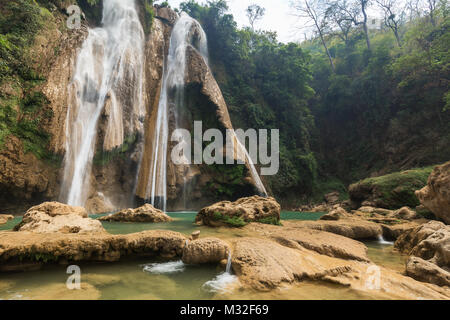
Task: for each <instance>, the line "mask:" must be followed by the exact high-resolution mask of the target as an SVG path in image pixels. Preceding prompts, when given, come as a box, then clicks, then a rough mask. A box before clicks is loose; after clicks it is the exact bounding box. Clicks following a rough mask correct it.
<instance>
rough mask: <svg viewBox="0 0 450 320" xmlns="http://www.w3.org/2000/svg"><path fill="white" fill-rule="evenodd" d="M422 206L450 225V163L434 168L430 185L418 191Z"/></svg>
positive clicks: (417, 194)
mask: <svg viewBox="0 0 450 320" xmlns="http://www.w3.org/2000/svg"><path fill="white" fill-rule="evenodd" d="M416 196H417V197H418V198H419V200H420V202H421V203H422V205H424V206H425V207H426V208H428V209H429V210H431V211H432V212H433V213H434V214H435V215H436V217H438V218H440V219H442V220H443V221H444V222H445V223H447V224H450V162H447V163H445V164H443V165H441V166H437V167H436V168H434V170H433V172H432V173H431V175H430V177H429V178H428V184H427V186H426V187H424V188H423V189H421V190H419V191H416Z"/></svg>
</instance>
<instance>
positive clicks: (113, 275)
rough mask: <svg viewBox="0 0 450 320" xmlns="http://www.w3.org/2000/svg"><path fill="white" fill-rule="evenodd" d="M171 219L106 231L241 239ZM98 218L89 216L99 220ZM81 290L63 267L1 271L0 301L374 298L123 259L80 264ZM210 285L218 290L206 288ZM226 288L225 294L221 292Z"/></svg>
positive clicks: (291, 215) (380, 250) (297, 216)
mask: <svg viewBox="0 0 450 320" xmlns="http://www.w3.org/2000/svg"><path fill="white" fill-rule="evenodd" d="M169 215H170V216H171V217H172V218H174V219H175V220H174V221H173V222H170V223H159V224H150V223H110V222H104V223H103V225H104V227H105V229H106V230H107V231H108V232H110V233H112V234H127V233H134V232H140V231H144V230H156V229H158V230H173V231H178V232H181V233H183V234H186V235H188V234H190V233H192V231H194V230H200V231H201V234H202V237H205V236H216V237H219V238H232V237H242V236H245V232H244V231H243V230H242V229H234V228H208V227H199V226H196V225H195V224H194V221H195V216H196V213H195V212H176V213H169ZM322 215H323V213H299V212H283V213H282V215H281V216H282V219H283V220H318V219H319V218H320V217H321V216H322ZM99 216H100V215H94V216H91V217H92V218H98V217H99ZM20 221H21V217H17V218H15V219H14V220H12V221H9V222H8V223H7V224H6V225H3V226H0V230H10V229H12V228H13V227H14V226H15V225H16V224H17V223H19V222H20ZM368 247H369V256H370V258H371V259H372V261H374V262H375V263H378V264H380V265H384V266H387V267H391V268H393V269H397V268H398V269H399V270H400V268H401V265H402V264H403V259H404V257H402V256H400V255H398V254H395V252H394V251H393V248H392V246H385V245H379V244H377V243H368ZM80 270H81V290H69V289H68V288H67V286H66V281H67V279H68V277H69V276H70V275H69V274H67V267H66V266H62V265H49V266H46V267H44V268H43V269H41V270H39V271H34V272H26V273H0V300H1V299H18V300H20V299H27V300H39V299H51V300H53V299H55V300H58V299H68V300H76V299H87V300H99V299H100V300H105V299H106V300H117V299H120V300H124V299H134V300H158V299H168V300H170V299H189V300H209V299H238V300H239V299H245V300H247V299H294V300H296V299H371V298H373V297H371V296H369V295H367V294H363V293H361V292H356V291H354V290H351V289H349V288H345V287H342V286H335V285H330V284H324V283H315V282H314V283H311V282H302V283H299V284H296V285H294V286H290V287H287V288H282V289H279V290H274V291H270V292H254V291H252V290H248V289H245V290H244V289H242V288H241V287H240V285H239V282H238V281H237V282H235V283H233V285H232V289H229V288H227V290H225V289H226V288H225V287H222V289H220V288H221V287H220V286H221V283H220V281H219V280H217V279H222V277H220V275H222V274H223V270H222V269H220V267H218V266H216V265H201V266H192V265H184V264H183V263H182V262H181V261H164V260H155V259H144V260H142V259H141V260H123V261H120V262H117V263H101V264H93V263H90V264H82V265H80ZM211 281H213V282H214V283H215V286H214V287H215V288H217V287H218V288H219V290H218V291H211V289H210V288H211V287H208V286H207V284H209V283H211ZM224 290H225V291H224Z"/></svg>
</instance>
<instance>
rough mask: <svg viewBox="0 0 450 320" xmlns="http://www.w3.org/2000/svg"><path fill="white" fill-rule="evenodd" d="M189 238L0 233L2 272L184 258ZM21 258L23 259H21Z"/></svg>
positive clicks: (157, 234)
mask: <svg viewBox="0 0 450 320" xmlns="http://www.w3.org/2000/svg"><path fill="white" fill-rule="evenodd" d="M185 243H186V237H185V236H184V235H182V234H180V233H178V232H173V231H144V232H140V233H134V234H127V235H111V234H108V233H106V232H102V233H92V234H62V233H33V232H0V271H18V270H24V269H25V270H26V269H27V268H29V266H30V264H34V265H37V266H39V265H42V264H44V263H54V262H59V261H65V262H66V263H73V262H75V263H76V262H114V261H119V260H120V259H121V258H123V257H127V256H131V257H132V256H149V257H151V256H159V257H165V258H175V257H177V256H178V257H181V254H182V251H183V248H184V246H185ZM19 258H20V259H19Z"/></svg>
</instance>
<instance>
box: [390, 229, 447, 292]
mask: <svg viewBox="0 0 450 320" xmlns="http://www.w3.org/2000/svg"><path fill="white" fill-rule="evenodd" d="M395 247H396V248H397V249H398V250H400V251H402V252H404V253H406V254H408V255H410V256H411V258H414V257H415V258H420V260H419V259H412V260H411V261H410V262H409V263H408V266H407V273H408V274H409V275H411V276H412V277H414V278H415V279H417V280H420V281H429V282H431V283H435V284H440V285H442V284H443V283H444V282H445V281H443V279H447V276H448V272H450V226H446V225H445V224H443V223H441V222H438V221H430V222H429V223H427V224H424V225H421V226H419V227H417V228H415V229H413V230H411V231H409V232H406V233H404V234H403V235H401V236H400V237H399V238H398V240H397V241H396V242H395ZM431 265H433V266H431ZM446 285H449V283H447V284H446Z"/></svg>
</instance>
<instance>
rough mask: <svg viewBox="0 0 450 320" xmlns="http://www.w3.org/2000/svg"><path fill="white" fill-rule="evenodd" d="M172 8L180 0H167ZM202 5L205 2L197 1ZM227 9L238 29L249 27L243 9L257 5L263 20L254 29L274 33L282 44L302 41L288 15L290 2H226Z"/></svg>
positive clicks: (271, 0)
mask: <svg viewBox="0 0 450 320" xmlns="http://www.w3.org/2000/svg"><path fill="white" fill-rule="evenodd" d="M168 2H169V4H170V6H171V7H172V8H178V6H179V4H180V3H181V2H183V1H182V0H168ZM198 2H199V3H204V2H205V1H201V0H200V1H198ZM227 3H228V7H229V8H230V12H229V13H231V14H233V16H234V20H235V21H236V22H237V23H238V25H239V27H243V26H249V25H250V24H249V22H248V18H247V16H246V14H245V9H247V7H248V6H250V5H252V4H258V5H260V6H261V7H263V8H265V9H266V14H265V16H264V18H263V19H261V20H259V21H257V22H256V25H255V28H257V29H262V30H267V31H276V32H277V34H278V40H280V41H282V42H289V41H297V40H302V37H303V36H302V35H301V32H299V31H298V29H296V28H295V25H298V23H297V18H296V17H293V16H292V15H290V14H289V12H290V7H289V3H290V0H227Z"/></svg>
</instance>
